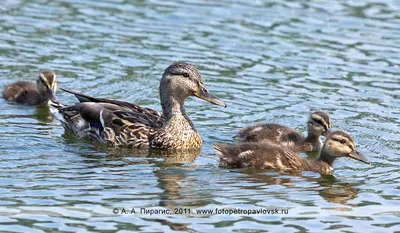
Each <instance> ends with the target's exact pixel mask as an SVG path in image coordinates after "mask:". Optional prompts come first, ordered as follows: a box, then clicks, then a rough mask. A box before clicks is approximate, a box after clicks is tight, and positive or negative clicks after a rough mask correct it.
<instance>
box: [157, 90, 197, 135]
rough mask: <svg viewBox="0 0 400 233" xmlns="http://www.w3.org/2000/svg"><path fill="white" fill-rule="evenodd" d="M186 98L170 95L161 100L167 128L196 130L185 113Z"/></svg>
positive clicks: (187, 130) (181, 130)
mask: <svg viewBox="0 0 400 233" xmlns="http://www.w3.org/2000/svg"><path fill="white" fill-rule="evenodd" d="M183 103H184V99H183V98H182V99H179V98H176V97H174V96H169V97H168V99H163V100H162V102H161V105H162V109H163V115H164V119H165V126H164V127H165V128H169V129H170V130H172V131H180V132H182V133H183V131H186V132H190V131H193V132H196V133H197V131H196V129H195V128H194V125H193V123H192V121H191V120H190V119H189V117H188V116H187V115H186V113H185V109H184V107H183Z"/></svg>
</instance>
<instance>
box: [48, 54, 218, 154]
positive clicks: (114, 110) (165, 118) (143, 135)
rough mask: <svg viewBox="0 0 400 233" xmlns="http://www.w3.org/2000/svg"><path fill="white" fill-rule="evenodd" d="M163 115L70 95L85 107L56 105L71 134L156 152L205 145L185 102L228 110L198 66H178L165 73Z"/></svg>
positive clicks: (153, 111)
mask: <svg viewBox="0 0 400 233" xmlns="http://www.w3.org/2000/svg"><path fill="white" fill-rule="evenodd" d="M159 91H160V100H161V107H162V112H163V114H162V115H160V114H159V113H158V112H157V111H155V110H152V109H149V108H144V107H140V106H138V105H136V104H132V103H128V102H123V101H117V100H109V99H103V98H95V97H91V96H87V95H83V94H80V93H76V92H72V91H69V92H71V93H73V94H75V96H76V97H77V98H78V100H79V101H80V102H81V103H78V104H75V105H73V106H63V105H62V104H59V103H53V104H52V106H53V107H54V108H55V109H54V108H53V112H58V113H59V114H61V117H59V119H60V120H61V122H62V125H63V126H64V128H65V130H66V131H70V132H73V133H75V134H77V135H79V136H88V137H89V138H91V139H93V140H95V141H97V142H101V143H106V144H108V145H109V146H113V147H118V146H121V147H129V148H153V149H162V150H165V149H167V150H171V149H196V148H200V147H201V145H202V141H201V138H200V135H199V133H198V132H197V131H196V129H195V127H194V125H193V123H192V122H191V120H190V119H189V117H188V116H187V115H186V113H185V109H184V107H183V103H184V101H185V99H186V98H187V97H189V96H195V97H198V98H200V99H204V100H206V101H208V102H210V103H213V104H216V105H219V106H223V107H226V105H225V104H224V103H223V102H222V101H221V100H219V99H218V98H217V97H215V96H214V95H212V94H211V93H209V92H208V90H207V89H206V88H205V87H204V85H203V81H202V77H201V74H200V72H199V71H198V70H197V69H196V67H195V66H193V65H191V64H188V63H185V62H177V63H173V64H172V65H170V66H169V67H168V68H167V69H165V71H164V74H163V75H162V78H161V81H160V88H159Z"/></svg>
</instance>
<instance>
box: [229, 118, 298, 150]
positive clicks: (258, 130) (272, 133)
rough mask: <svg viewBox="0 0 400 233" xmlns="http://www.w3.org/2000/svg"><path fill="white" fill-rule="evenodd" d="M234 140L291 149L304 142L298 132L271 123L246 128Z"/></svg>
mask: <svg viewBox="0 0 400 233" xmlns="http://www.w3.org/2000/svg"><path fill="white" fill-rule="evenodd" d="M234 138H236V139H238V140H239V141H242V142H263V141H270V142H274V143H279V144H285V145H286V144H288V146H292V147H294V146H295V145H296V144H297V143H300V142H301V141H303V140H304V136H303V134H302V133H301V132H300V131H298V130H296V129H291V128H289V127H286V126H283V125H279V124H272V123H267V124H265V123H264V124H256V125H252V126H248V127H246V128H243V129H241V130H240V131H239V133H238V134H237V135H236V136H234ZM290 144H293V145H290Z"/></svg>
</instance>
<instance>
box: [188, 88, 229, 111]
mask: <svg viewBox="0 0 400 233" xmlns="http://www.w3.org/2000/svg"><path fill="white" fill-rule="evenodd" d="M194 95H195V96H196V97H197V98H200V99H203V100H205V101H208V102H210V103H212V104H215V105H218V106H222V107H224V108H226V104H225V103H224V102H222V101H221V100H220V99H218V98H217V97H216V96H214V95H213V94H211V93H210V92H208V90H207V89H206V88H205V87H201V88H200V89H199V90H198V91H197V92H195V93H194Z"/></svg>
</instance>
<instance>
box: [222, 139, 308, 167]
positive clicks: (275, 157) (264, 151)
mask: <svg viewBox="0 0 400 233" xmlns="http://www.w3.org/2000/svg"><path fill="white" fill-rule="evenodd" d="M214 149H215V150H216V151H217V152H218V154H219V155H220V158H221V164H222V165H227V166H234V167H255V168H262V169H271V170H276V171H286V172H299V171H303V170H309V167H308V164H307V163H306V162H305V161H304V159H302V158H301V157H300V156H299V155H297V154H296V153H295V152H294V151H292V150H290V149H287V148H283V147H282V146H280V145H277V144H273V143H242V144H239V145H232V146H230V145H226V144H215V145H214Z"/></svg>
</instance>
